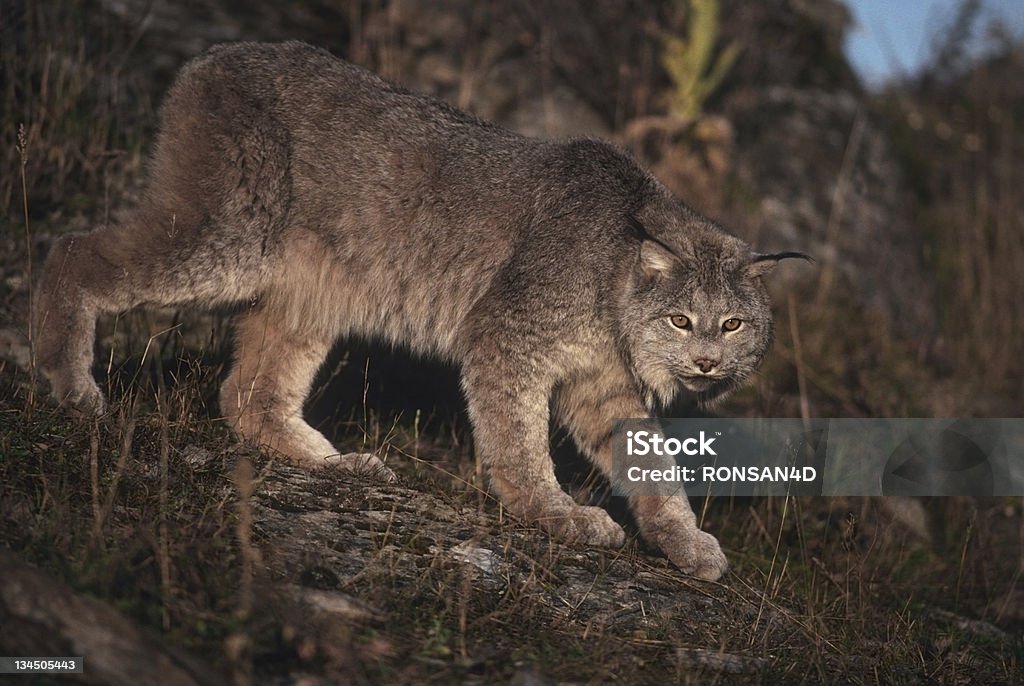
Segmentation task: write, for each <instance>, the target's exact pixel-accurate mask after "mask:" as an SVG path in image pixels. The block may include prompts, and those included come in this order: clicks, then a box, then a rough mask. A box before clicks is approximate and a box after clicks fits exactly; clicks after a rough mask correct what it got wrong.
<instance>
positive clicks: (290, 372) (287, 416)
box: [220, 306, 396, 481]
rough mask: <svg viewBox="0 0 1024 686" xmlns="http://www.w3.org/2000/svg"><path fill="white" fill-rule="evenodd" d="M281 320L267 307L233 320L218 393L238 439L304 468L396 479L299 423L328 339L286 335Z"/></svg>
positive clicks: (371, 457)
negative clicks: (231, 354) (228, 363)
mask: <svg viewBox="0 0 1024 686" xmlns="http://www.w3.org/2000/svg"><path fill="white" fill-rule="evenodd" d="M285 321H286V318H285V315H284V314H279V313H277V312H276V311H275V310H273V309H270V308H268V307H266V306H262V307H258V308H256V309H253V310H251V311H250V312H248V313H246V314H243V315H241V316H239V317H238V320H237V321H236V324H235V361H234V367H233V368H232V370H231V373H230V374H229V375H228V377H227V379H226V380H225V381H224V384H223V385H222V386H221V392H220V407H221V412H222V413H224V415H225V417H226V418H227V419H228V420H229V421H230V422H231V426H232V429H233V430H234V431H235V433H236V434H237V435H238V437H239V438H240V439H242V440H244V441H247V442H250V443H252V444H254V445H257V446H259V447H262V448H267V449H270V450H272V451H274V452H277V453H280V454H282V455H284V456H285V457H287V458H288V459H289V460H291V461H292V462H294V463H295V464H297V465H299V466H302V467H305V468H308V469H315V468H322V467H331V466H334V467H340V468H342V469H346V470H350V471H353V472H361V473H369V474H372V475H374V476H377V477H379V478H383V479H385V480H387V481H392V480H394V479H395V478H396V477H395V474H394V472H392V471H391V470H390V469H388V468H387V467H386V466H385V465H384V463H383V462H381V461H380V459H379V458H378V457H377V456H376V455H371V454H363V453H346V454H341V453H340V452H339V451H338V450H337V449H336V448H335V447H334V446H333V445H332V444H331V442H330V441H328V440H327V439H326V438H325V437H324V436H323V434H321V433H320V432H319V431H317V430H316V429H314V428H313V427H312V426H310V425H309V424H308V423H306V420H305V419H303V417H302V405H303V402H304V401H305V400H306V397H307V396H308V395H309V391H310V388H311V386H312V383H313V378H314V377H315V375H316V372H317V369H319V367H320V365H321V364H322V363H323V360H324V358H325V357H326V356H327V353H328V352H329V350H330V347H331V340H330V338H328V337H325V336H319V337H318V336H313V335H303V334H301V333H293V332H289V331H288V330H287V327H286V326H285Z"/></svg>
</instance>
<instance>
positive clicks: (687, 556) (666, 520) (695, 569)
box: [556, 378, 728, 581]
mask: <svg viewBox="0 0 1024 686" xmlns="http://www.w3.org/2000/svg"><path fill="white" fill-rule="evenodd" d="M609 387H612V388H617V389H618V390H616V391H612V392H609V391H608V388H609ZM556 408H557V411H558V414H559V416H560V418H561V420H562V422H563V424H564V425H565V427H566V428H567V429H568V430H569V431H570V432H571V433H572V435H573V436H574V437H575V439H576V443H577V445H578V446H579V447H580V449H581V450H582V451H583V452H584V453H585V454H586V455H587V456H588V457H589V458H590V459H591V461H593V462H594V464H595V465H597V467H598V468H599V469H600V470H601V471H602V472H603V473H604V474H605V476H607V477H609V478H614V474H615V470H614V465H613V464H612V421H613V420H615V419H629V418H642V417H647V416H648V413H647V410H646V409H644V406H643V404H642V403H641V402H640V398H639V397H638V396H637V394H636V392H635V391H633V390H632V389H631V388H630V387H629V386H628V384H625V383H621V384H609V383H608V381H607V380H606V379H600V378H590V379H586V378H585V379H580V380H577V381H575V382H573V383H571V384H567V385H565V386H563V387H561V388H560V389H559V392H558V393H557V395H556ZM652 466H653V465H652ZM680 488H681V487H680ZM629 503H630V506H631V508H632V510H633V514H634V515H635V516H636V520H637V525H638V526H639V527H640V533H641V534H642V535H643V537H644V538H645V539H646V540H647V541H648V542H649V543H651V544H653V545H656V546H658V547H659V548H660V549H661V550H662V551H663V552H664V553H665V555H667V556H668V559H669V560H671V561H672V563H673V564H675V565H676V566H677V567H679V568H680V569H681V570H683V571H684V572H686V573H687V574H692V575H693V576H696V577H699V578H701V579H706V580H708V581H714V580H715V579H718V578H719V577H721V576H722V574H724V573H725V570H726V569H727V568H728V562H727V561H726V559H725V555H724V554H723V553H722V549H721V547H720V546H719V545H718V541H717V540H716V539H715V537H714V536H712V535H711V534H708V533H705V532H703V531H701V530H700V529H699V528H697V520H696V517H695V516H694V514H693V510H692V508H691V507H690V502H689V500H687V497H686V493H685V492H682V491H680V493H679V494H677V495H672V496H665V495H634V496H631V497H630V498H629Z"/></svg>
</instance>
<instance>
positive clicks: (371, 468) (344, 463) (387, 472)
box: [319, 453, 398, 483]
mask: <svg viewBox="0 0 1024 686" xmlns="http://www.w3.org/2000/svg"><path fill="white" fill-rule="evenodd" d="M319 466H322V467H335V468H338V469H344V470H345V471H348V472H354V473H356V474H364V475H367V476H370V477H373V478H374V479H379V480H381V481H385V482H387V483H391V482H393V481H397V480H398V476H397V475H396V474H395V473H394V472H393V471H391V469H389V468H388V466H387V465H386V464H384V463H383V462H381V460H380V458H379V457H377V456H376V455H371V454H370V453H345V454H344V455H331V456H330V457H327V458H324V461H323V464H322V465H319Z"/></svg>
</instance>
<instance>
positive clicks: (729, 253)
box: [624, 234, 796, 405]
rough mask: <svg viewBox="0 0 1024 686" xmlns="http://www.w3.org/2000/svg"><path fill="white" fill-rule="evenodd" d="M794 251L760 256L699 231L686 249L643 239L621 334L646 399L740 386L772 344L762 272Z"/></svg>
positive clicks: (714, 393)
mask: <svg viewBox="0 0 1024 686" xmlns="http://www.w3.org/2000/svg"><path fill="white" fill-rule="evenodd" d="M794 256H796V255H792V254H788V253H785V254H781V255H757V254H755V253H753V252H751V251H750V250H749V248H747V246H746V245H745V244H744V243H742V242H741V241H739V240H738V239H735V238H732V237H731V236H726V235H722V234H711V235H708V236H705V237H702V238H701V239H699V240H698V241H697V242H695V243H694V244H693V245H691V246H688V250H687V251H686V252H683V254H681V255H677V254H676V253H675V252H673V251H671V250H669V249H668V248H666V247H665V246H664V245H661V244H660V243H658V242H656V241H653V240H646V241H644V242H643V244H642V245H641V248H640V259H639V265H638V274H637V279H636V282H635V290H634V292H633V294H632V301H631V305H630V317H629V318H630V320H631V324H630V325H629V326H627V328H626V330H625V331H624V336H625V337H626V338H627V340H628V342H629V346H630V356H631V358H632V361H633V365H634V369H635V372H636V374H637V376H638V378H639V380H640V381H641V383H642V384H643V385H644V386H646V389H647V395H648V401H649V402H650V401H651V400H655V399H656V400H658V401H660V402H661V403H663V404H667V403H669V402H670V401H671V400H672V398H673V397H674V396H675V395H676V393H677V392H678V390H679V389H680V388H686V389H687V390H689V391H692V392H694V393H696V394H697V399H698V402H700V403H701V404H705V405H706V404H709V403H712V402H714V401H715V400H717V399H719V398H721V397H723V396H724V395H725V394H727V393H728V392H729V391H731V390H733V389H735V388H736V387H738V386H739V385H741V384H742V383H743V381H744V380H745V379H746V378H747V377H748V376H750V374H751V373H752V372H754V371H755V370H756V369H757V368H758V366H760V364H761V361H762V360H763V359H764V356H765V353H766V352H767V351H768V349H769V348H770V347H771V342H772V315H771V309H770V305H769V301H768V293H767V292H766V290H765V287H764V285H763V283H762V282H761V278H760V277H761V276H762V275H763V274H764V273H766V272H767V271H769V270H770V269H771V268H772V267H773V266H774V265H775V264H776V263H777V262H778V260H779V259H781V258H782V257H794ZM651 396H653V397H651Z"/></svg>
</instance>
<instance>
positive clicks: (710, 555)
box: [658, 529, 729, 581]
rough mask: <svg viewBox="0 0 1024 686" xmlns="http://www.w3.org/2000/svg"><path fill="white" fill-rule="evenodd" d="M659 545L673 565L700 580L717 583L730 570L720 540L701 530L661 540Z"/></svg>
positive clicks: (680, 533)
mask: <svg viewBox="0 0 1024 686" xmlns="http://www.w3.org/2000/svg"><path fill="white" fill-rule="evenodd" d="M658 545H659V546H660V547H661V549H662V551H663V552H664V553H665V555H667V556H668V559H669V560H671V561H672V564H674V565H675V566H676V567H679V569H681V570H682V571H683V572H684V573H686V574H690V575H691V576H695V577H697V578H698V579H704V580H705V581H717V580H718V579H719V578H721V576H722V575H723V574H725V572H726V570H727V569H728V568H729V561H728V560H727V559H726V557H725V553H723V552H722V547H721V546H720V545H719V544H718V539H716V538H715V537H714V536H712V535H711V534H709V533H705V532H703V531H700V530H699V529H694V530H691V531H680V532H679V535H678V537H674V538H667V540H659V541H658Z"/></svg>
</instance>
